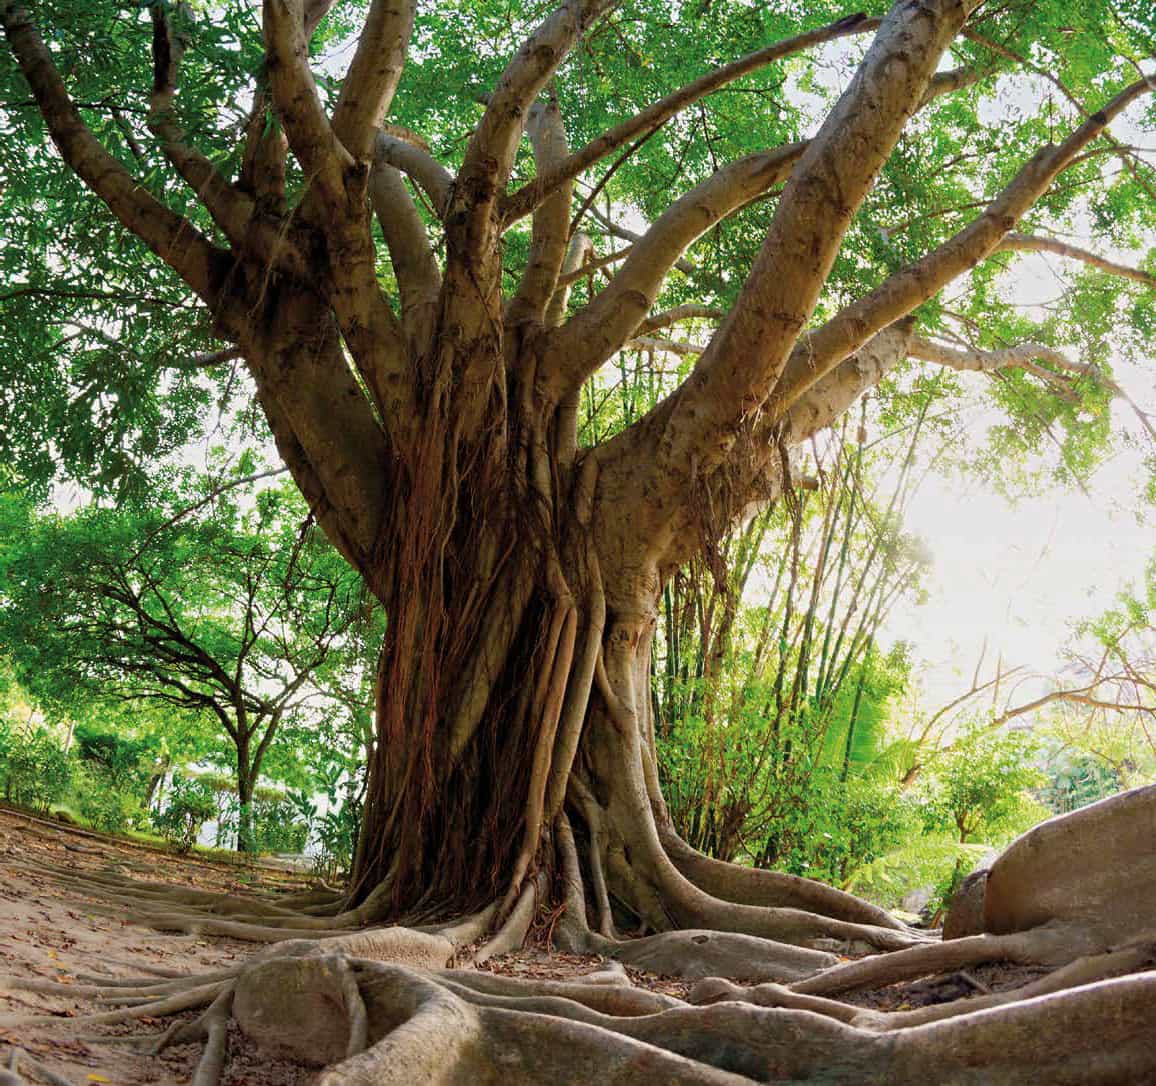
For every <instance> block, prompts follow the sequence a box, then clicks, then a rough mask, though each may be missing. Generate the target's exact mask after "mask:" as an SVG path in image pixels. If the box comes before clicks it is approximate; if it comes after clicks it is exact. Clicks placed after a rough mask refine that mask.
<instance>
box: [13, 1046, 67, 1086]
mask: <svg viewBox="0 0 1156 1086" xmlns="http://www.w3.org/2000/svg"><path fill="white" fill-rule="evenodd" d="M4 1062H5V1064H6V1066H5V1067H4V1068H3V1069H0V1086H29V1083H28V1080H27V1079H25V1078H24V1077H23V1076H22V1075H21V1074H20V1065H21V1064H24V1065H25V1066H27V1067H31V1068H32V1069H33V1070H34V1071H35V1072H36V1074H37V1077H39V1078H41V1079H43V1080H44V1081H45V1082H47V1083H48V1086H72V1082H71V1081H69V1080H68V1079H66V1078H65V1077H64V1076H63V1075H58V1074H57V1073H56V1072H55V1071H53V1070H52V1068H51V1067H45V1066H44V1064H43V1063H41V1062H40V1061H39V1060H38V1059H36V1058H35V1057H34V1056H30V1055H29V1054H28V1053H27V1052H25V1051H24V1049H22V1048H11V1049H9V1050H8V1059H7V1060H5V1061H4Z"/></svg>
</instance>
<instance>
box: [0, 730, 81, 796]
mask: <svg viewBox="0 0 1156 1086" xmlns="http://www.w3.org/2000/svg"><path fill="white" fill-rule="evenodd" d="M0 758H2V760H3V772H4V796H5V798H6V799H8V800H10V801H11V802H12V803H15V804H16V805H17V806H19V807H29V808H31V809H32V810H36V811H40V812H42V813H44V812H47V811H48V809H49V808H50V807H51V806H52V804H53V803H56V802H57V801H59V800H60V799H61V798H63V796H64V794H65V792H66V791H67V790H68V784H69V780H70V778H71V775H72V771H71V770H72V767H71V766H70V764H69V760H68V755H66V754H65V753H64V751H63V749H62V748H61V747H60V745H59V744H58V743H57V742H56V740H55V739H53V738H52V736H51V735H49V734H48V733H47V732H46V731H45V730H44V729H43V728H37V729H36V730H35V731H33V732H31V733H28V734H25V735H20V734H17V733H15V732H14V731H11V730H8V731H6V733H5V737H4V743H3V747H2V748H0Z"/></svg>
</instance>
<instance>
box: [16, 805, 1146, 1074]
mask: <svg viewBox="0 0 1156 1086" xmlns="http://www.w3.org/2000/svg"><path fill="white" fill-rule="evenodd" d="M1154 821H1156V787H1150V788H1146V789H1140V790H1137V791H1135V792H1131V793H1125V794H1124V795H1122V796H1118V797H1114V798H1113V799H1110V800H1106V801H1104V802H1102V803H1100V804H1097V805H1094V806H1093V807H1090V808H1085V809H1084V810H1083V811H1080V812H1077V813H1076V814H1074V815H1069V816H1066V817H1064V818H1060V819H1055V820H1052V821H1051V822H1049V823H1045V824H1043V825H1042V826H1040V827H1037V828H1036V830H1034V831H1032V832H1031V833H1029V834H1027V835H1025V837H1023V838H1021V839H1020V840H1019V841H1017V842H1015V843H1014V844H1013V845H1012V846H1011V847H1010V848H1009V849H1008V850H1007V852H1005V853H1004V855H1003V856H1001V857H1000V859H999V860H998V861H997V862H996V864H995V865H994V867H993V868H992V870H991V872H990V875H989V877H988V878H987V879H986V880H985V881H984V882H983V883H981V886H982V887H983V898H984V900H983V903H982V909H981V910H980V911H979V913H978V915H980V916H981V917H982V921H983V930H980V931H977V932H975V933H974V934H965V935H963V936H962V937H960V938H957V939H949V940H946V941H939V940H931V939H927V938H925V939H924V940H923V941H916V940H914V939H908V940H907V945H906V946H904V947H903V948H902V949H898V950H894V951H891V952H885V953H881V954H874V955H871V956H867V957H862V958H858V959H852V960H845V959H840V958H839V957H836V956H835V955H833V954H830V953H826V952H823V951H817V950H814V949H810V948H807V947H803V946H798V945H790V944H787V943H783V942H776V941H774V940H771V939H767V938H759V937H754V936H750V935H744V934H741V933H733V932H732V933H727V932H718V931H705V930H700V931H669V932H663V933H658V934H654V935H651V936H649V937H646V938H635V939H629V938H620V937H618V936H616V935H609V936H608V935H605V934H602V933H600V932H596V931H592V930H591V929H590V928H589V927H588V926H587V925H586V922H585V916H586V906H587V900H586V892H585V891H584V889H583V885H582V871H581V864H580V863H579V860H578V851H577V848H576V847H575V842H574V837H573V833H572V832H571V829H570V826H569V822H568V821H567V819H566V817H565V816H564V815H562V816H560V817H559V818H558V820H557V822H556V824H555V830H554V833H553V844H554V846H555V847H556V848H557V849H558V851H559V853H560V861H561V863H560V870H561V876H560V878H559V880H558V883H559V884H560V885H554V886H550V885H548V884H547V880H546V879H545V877H544V876H542V875H539V876H537V877H531V878H529V879H528V880H527V882H526V888H527V889H526V891H525V892H524V893H523V894H521V895H519V897H518V898H517V900H516V902H515V903H514V905H513V907H512V908H510V909H508V910H506V912H505V917H504V919H503V920H501V921H500V922H499V921H498V920H497V919H496V918H497V917H498V916H499V915H500V914H499V910H498V905H497V903H495V904H494V905H491V906H490V907H488V908H487V909H485V910H483V911H481V912H479V913H477V914H475V915H473V916H470V917H468V918H466V919H464V920H462V921H460V922H459V923H457V924H452V925H442V926H439V927H427V928H424V929H419V928H407V927H398V926H391V927H378V928H367V929H365V930H356V931H352V930H348V928H347V927H345V926H344V925H346V924H347V923H348V920H347V919H346V918H347V917H348V916H349V914H348V913H344V912H336V913H335V914H334V915H332V916H330V917H320V916H317V915H310V914H309V913H307V912H306V910H312V912H313V914H316V913H317V912H318V911H321V912H324V911H327V910H328V911H331V912H332V911H333V910H335V909H336V908H338V907H339V904H340V899H339V897H338V895H337V894H336V893H335V892H331V891H327V890H314V891H308V892H305V893H302V894H297V895H294V896H288V897H281V898H280V899H279V900H277V901H276V902H274V901H271V900H269V899H258V898H253V899H247V898H239V897H236V896H233V895H217V894H210V893H206V892H203V891H190V890H185V889H180V888H175V887H168V886H165V885H163V884H156V883H153V884H147V883H130V882H128V881H126V880H125V879H123V878H121V877H119V876H113V875H105V874H78V873H70V874H58V875H57V876H56V877H57V878H58V879H59V880H60V881H62V882H64V883H66V884H68V885H70V886H71V887H72V888H73V889H75V890H78V891H81V892H83V893H85V894H86V895H89V896H96V897H100V898H103V899H104V901H105V903H106V905H107V907H109V908H116V909H120V910H122V911H123V910H124V908H125V907H126V906H128V905H129V903H131V906H130V907H131V908H132V910H133V917H134V919H136V920H138V921H139V922H141V923H144V924H151V925H153V926H154V927H163V928H165V929H166V930H172V929H173V928H177V929H179V930H189V931H198V932H202V933H205V934H208V933H216V934H228V935H230V936H233V937H237V938H248V939H252V940H254V941H258V942H262V941H263V942H268V943H270V944H271V945H269V946H266V947H264V948H262V949H261V950H259V951H258V952H256V953H255V955H254V956H253V957H252V958H250V959H249V960H247V961H245V962H243V963H241V964H239V965H236V966H234V967H232V968H228V969H222V970H218V971H215V972H211V973H205V974H201V975H195V976H194V975H177V974H173V973H171V972H165V971H161V970H153V971H152V972H151V973H150V975H147V976H140V977H136V978H113V977H100V976H82V977H78V978H76V979H77V981H78V983H72V984H60V983H57V982H54V981H47V980H36V979H28V978H18V977H4V978H0V988H2V989H4V990H8V991H19V990H23V991H35V992H50V993H53V994H62V995H68V996H70V997H79V998H83V999H85V1000H89V1001H92V1002H94V1003H96V1004H100V1005H104V1006H103V1007H102V1008H101V1009H97V1010H95V1011H94V1012H92V1013H88V1014H83V1015H78V1016H75V1017H67V1018H62V1017H59V1016H57V1015H42V1016H38V1017H27V1016H25V1017H19V1018H8V1019H0V1027H2V1028H3V1029H4V1030H5V1031H6V1035H7V1036H8V1037H12V1036H13V1032H14V1031H15V1030H17V1029H19V1030H20V1031H21V1033H22V1035H29V1034H31V1033H32V1032H34V1031H38V1030H42V1029H48V1030H50V1031H51V1032H52V1034H53V1035H59V1034H60V1033H61V1032H63V1031H68V1032H70V1033H75V1031H78V1030H79V1031H80V1032H81V1033H82V1034H85V1035H86V1036H85V1037H84V1039H85V1040H87V1041H89V1042H91V1043H96V1044H113V1043H116V1044H127V1045H132V1046H135V1047H137V1048H139V1049H141V1050H143V1051H145V1052H151V1053H160V1052H163V1051H165V1050H166V1049H167V1048H169V1047H171V1046H174V1045H186V1044H191V1043H196V1044H199V1045H201V1046H202V1049H201V1056H200V1060H199V1064H198V1067H197V1070H196V1073H195V1076H194V1078H193V1082H194V1084H195V1086H215V1084H216V1083H218V1082H219V1081H220V1080H221V1076H222V1074H223V1072H224V1069H225V1068H226V1067H227V1064H228V1057H229V1053H228V1045H229V1036H230V1028H229V1027H230V1025H231V1023H236V1026H237V1027H238V1028H239V1029H240V1031H241V1032H242V1033H243V1034H244V1035H245V1036H246V1037H247V1038H248V1039H249V1040H250V1041H252V1042H254V1043H255V1044H256V1045H257V1046H258V1048H259V1049H260V1050H261V1051H262V1052H265V1053H267V1054H268V1055H270V1056H277V1057H280V1058H288V1059H292V1060H295V1061H298V1062H300V1063H302V1064H305V1065H309V1066H315V1067H323V1068H325V1069H326V1070H325V1071H324V1072H323V1073H322V1075H321V1077H320V1078H319V1079H318V1081H319V1082H321V1083H324V1084H326V1086H361V1084H364V1086H369V1084H373V1086H387V1084H390V1083H398V1084H404V1086H412V1083H415V1082H441V1083H463V1084H464V1083H471V1084H473V1083H479V1084H485V1083H498V1082H501V1083H503V1086H509V1084H510V1083H522V1082H524V1083H539V1082H561V1083H576V1084H577V1083H582V1084H584V1083H594V1082H599V1083H601V1082H603V1081H613V1082H614V1083H616V1084H617V1083H639V1084H642V1083H654V1082H663V1083H696V1084H720V1086H721V1084H732V1086H733V1084H738V1083H743V1082H751V1081H754V1082H775V1081H794V1080H800V1079H812V1078H813V1079H818V1080H821V1081H823V1082H828V1083H838V1082H847V1083H887V1084H890V1086H895V1084H904V1083H912V1084H915V1083H920V1084H922V1083H927V1082H941V1083H942V1082H983V1083H985V1084H986V1083H1004V1082H1007V1083H1017V1082H1048V1083H1073V1084H1076V1083H1079V1084H1084V1083H1117V1082H1118V1083H1135V1082H1141V1081H1151V1080H1152V1079H1153V1077H1154V1076H1156V1045H1153V1044H1152V1036H1151V1012H1152V1008H1153V1007H1154V1006H1156V929H1154V928H1153V917H1152V913H1151V902H1152V900H1153V896H1154V893H1156V855H1154V854H1153V851H1152V848H1151V841H1152V830H1153V823H1154ZM686 859H687V857H684V860H686ZM700 860H701V858H700ZM712 863H713V861H701V863H700V864H699V866H698V867H697V868H696V867H695V864H693V863H686V864H685V866H687V867H688V869H690V870H696V871H697V873H698V874H699V875H700V876H701V874H702V870H703V868H702V864H706V865H708V866H709V865H710V864H712ZM731 871H732V874H733V879H734V880H735V881H733V882H732V883H731V886H732V890H733V889H735V888H738V887H741V886H742V885H744V884H745V883H746V880H748V879H749V878H750V877H751V876H749V875H744V874H743V873H742V872H741V871H738V870H735V869H731ZM723 872H724V865H720V866H719V867H718V868H717V869H716V870H715V878H716V886H717V885H722V883H721V882H720V881H719V878H720V876H721V874H722V873H723ZM41 873H43V872H41ZM551 894H553V895H554V896H555V898H556V899H557V898H560V899H561V900H560V901H559V902H558V903H557V904H555V905H554V906H553V908H552V909H551V912H552V913H553V914H554V915H553V922H552V924H551V933H552V935H553V937H554V940H555V942H556V943H557V944H558V945H560V946H561V947H563V948H570V949H574V948H581V949H584V950H587V951H592V952H595V953H597V954H599V955H600V956H601V957H602V958H603V961H602V963H601V964H598V963H597V962H592V963H591V970H592V971H591V972H589V973H588V974H586V975H584V976H578V977H570V978H568V979H565V980H559V979H519V978H515V977H510V976H504V975H499V974H496V973H492V972H489V971H485V970H482V969H478V968H473V967H474V966H477V965H480V964H481V963H483V962H485V961H486V960H487V959H488V958H491V957H493V956H495V955H498V954H502V953H505V952H507V951H510V950H514V949H517V948H518V947H520V946H521V945H522V943H523V941H524V939H525V938H526V934H527V932H528V931H529V930H530V928H531V925H532V923H533V922H534V919H535V917H536V916H537V915H540V914H541V913H542V911H543V909H544V906H545V902H546V900H547V899H548V898H549V897H550V895H551ZM749 894H750V888H749V886H748V888H747V896H749ZM733 896H742V895H740V894H737V893H736V894H734V895H733ZM970 904H971V908H970V910H969V913H970V915H971V916H973V917H974V916H975V915H977V914H976V910H975V908H974V901H972V902H971V903H970ZM744 907H745V908H753V906H744ZM202 925H204V926H202ZM299 925H303V926H304V931H303V928H302V927H301V926H299ZM322 925H328V926H326V927H323V926H322ZM891 930H893V931H895V932H896V934H901V933H900V932H898V929H891ZM303 934H307V936H308V937H302V935H303ZM623 963H625V965H626V966H631V967H636V968H643V969H649V970H651V971H652V972H662V973H667V974H672V975H676V976H682V977H685V978H688V979H689V980H691V981H695V980H696V978H697V980H696V982H695V983H691V984H690V985H689V987H687V988H685V989H682V990H683V991H684V992H685V998H676V997H675V996H672V995H669V994H665V993H660V992H658V991H654V990H650V989H648V988H647V987H644V986H639V985H638V984H637V982H636V980H634V979H632V971H631V970H628V969H627V968H625V967H624V964H623ZM985 963H1012V964H1016V965H1026V966H1033V967H1036V968H1034V970H1032V973H1033V976H1032V977H1031V978H1030V979H1029V980H1028V982H1027V983H1023V981H1022V979H1021V980H1020V982H1019V986H1018V987H1011V988H1004V989H1001V990H992V988H989V987H988V986H987V985H985V984H984V983H982V982H981V981H978V980H976V979H975V975H974V973H971V972H968V970H974V969H975V968H976V967H978V966H982V965H984V964H985ZM943 974H949V975H950V976H951V977H952V978H954V979H955V980H957V981H959V980H961V979H962V980H963V981H966V982H967V984H966V985H965V987H968V988H970V990H971V991H970V996H969V998H955V999H952V1000H951V1001H947V1002H933V1003H930V1004H929V1005H925V1006H920V1007H916V1008H912V1009H902V1008H901V1009H896V1010H892V1011H884V1010H880V1009H877V1008H872V1007H869V1006H864V1005H861V1004H862V1003H863V1000H862V998H860V997H861V995H862V993H864V992H866V991H869V990H870V991H876V990H878V989H881V988H885V987H887V986H891V985H902V984H907V983H909V982H911V981H914V980H917V979H918V978H927V977H938V976H942V975H943ZM1041 974H1042V975H1041ZM633 976H634V977H635V978H636V977H637V976H638V974H637V973H633ZM857 999H858V1002H857ZM166 1018H172V1019H173V1021H172V1022H171V1023H170V1024H169V1025H167V1027H166V1028H164V1029H163V1030H161V1031H159V1032H152V1033H147V1034H130V1035H127V1036H126V1035H123V1034H122V1035H116V1036H108V1035H100V1034H98V1033H96V1031H98V1030H100V1029H101V1028H103V1027H110V1026H115V1027H118V1028H121V1029H123V1028H124V1025H125V1024H126V1023H134V1022H141V1023H154V1022H156V1021H157V1020H164V1019H166ZM21 1067H23V1068H24V1069H25V1070H27V1071H28V1072H30V1073H34V1074H35V1075H36V1076H37V1077H38V1078H40V1079H41V1080H47V1081H49V1082H53V1083H60V1082H63V1081H64V1080H63V1079H62V1078H61V1077H60V1076H59V1075H55V1074H53V1073H52V1072H51V1071H49V1070H48V1069H46V1068H43V1067H42V1066H41V1065H39V1064H38V1062H37V1060H36V1059H35V1058H33V1057H32V1056H30V1055H28V1054H27V1053H24V1052H21V1051H19V1050H17V1049H13V1050H12V1051H11V1052H10V1053H9V1055H8V1065H7V1067H6V1068H5V1069H3V1070H2V1071H0V1083H4V1084H10V1086H19V1084H20V1083H22V1082H23V1081H24V1079H23V1078H22V1073H21Z"/></svg>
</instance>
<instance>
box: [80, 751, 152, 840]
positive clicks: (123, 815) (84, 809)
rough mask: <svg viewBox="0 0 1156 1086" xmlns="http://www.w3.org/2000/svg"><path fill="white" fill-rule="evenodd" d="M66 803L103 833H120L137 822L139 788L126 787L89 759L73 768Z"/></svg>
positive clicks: (139, 799) (138, 817)
mask: <svg viewBox="0 0 1156 1086" xmlns="http://www.w3.org/2000/svg"><path fill="white" fill-rule="evenodd" d="M69 806H70V808H71V809H72V810H74V811H75V812H76V814H78V815H79V816H80V818H81V820H82V821H84V822H86V823H88V825H90V826H92V827H94V828H95V829H98V830H101V831H103V832H104V833H123V832H124V831H125V830H126V829H128V828H129V827H130V826H132V825H135V824H137V823H138V822H139V820H140V816H141V792H140V791H139V790H131V791H130V790H129V789H128V787H127V785H126V783H119V784H118V783H117V782H115V781H114V780H112V779H110V777H109V774H108V773H107V772H105V771H102V770H101V769H100V768H98V767H96V766H94V765H93V764H92V763H90V762H81V763H80V764H79V765H78V766H77V767H76V768H75V770H74V771H73V775H72V790H71V798H70V803H69Z"/></svg>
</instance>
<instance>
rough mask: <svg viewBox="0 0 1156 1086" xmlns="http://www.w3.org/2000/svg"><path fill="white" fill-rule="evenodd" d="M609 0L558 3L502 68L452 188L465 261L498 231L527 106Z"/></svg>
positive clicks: (455, 225) (609, 4) (456, 229)
mask: <svg viewBox="0 0 1156 1086" xmlns="http://www.w3.org/2000/svg"><path fill="white" fill-rule="evenodd" d="M614 2H615V0H563V3H562V4H561V6H560V7H558V8H557V9H556V10H555V11H554V12H553V13H552V14H551V15H550V16H549V17H548V18H547V19H546V20H545V22H543V23H542V24H541V26H539V27H538V29H537V30H536V31H534V33H533V34H532V35H531V36H530V38H529V40H528V41H527V42H526V43H525V44H524V45H523V46H522V48H521V49H519V50H518V52H517V54H515V56H514V58H513V59H512V60H511V61H510V63H509V64H508V65H507V66H506V70H505V71H504V72H503V73H502V77H501V79H500V80H499V81H498V85H497V87H496V88H495V89H494V92H493V94H492V95H491V96H490V99H489V102H488V104H487V105H486V111H485V113H484V114H482V119H481V121H480V122H479V123H478V127H477V128H476V129H475V130H474V134H473V136H472V137H471V138H470V142H469V145H468V146H467V148H466V154H465V158H464V160H463V162H462V168H461V170H460V171H459V172H458V177H457V185H456V186H455V190H454V195H455V204H456V205H457V211H456V213H455V214H454V216H453V219H454V222H453V223H452V228H453V230H454V232H455V233H457V234H459V235H460V237H459V239H457V240H456V242H455V244H453V245H452V246H451V254H452V253H453V252H454V251H458V250H460V252H461V253H462V258H463V259H464V260H465V261H467V262H468V261H472V260H474V259H476V258H477V257H478V256H479V255H480V254H481V253H483V252H485V251H486V249H487V248H488V247H489V245H490V244H491V243H492V240H493V237H492V235H493V233H494V232H495V231H496V230H497V229H498V224H497V222H496V220H495V218H494V214H493V213H494V210H495V205H496V202H497V199H498V196H499V194H500V189H501V187H502V186H504V185H505V183H506V179H507V178H508V177H509V176H510V170H511V168H512V167H513V164H514V156H515V153H516V152H517V149H518V142H519V140H520V139H521V138H522V126H523V125H524V124H525V121H526V118H527V116H528V115H529V111H530V106H531V105H532V104H533V103H534V102H535V101H536V100H537V98H538V95H539V94H541V93H542V90H543V88H544V87H545V86H546V84H547V82H548V81H549V80H550V77H551V76H553V75H554V73H555V72H556V71H557V69H558V66H559V65H560V64H561V63H562V61H563V60H565V58H566V55H567V54H568V53H569V52H570V50H571V49H572V48H573V46H574V43H575V42H576V41H578V39H579V38H580V37H581V36H582V34H584V33H585V32H586V30H587V29H588V28H589V27H590V25H591V24H592V23H593V22H594V21H595V20H596V19H597V18H598V17H599V16H601V15H602V14H603V13H604V12H605V11H607V10H609V8H611V7H612V6H613V4H614Z"/></svg>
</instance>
